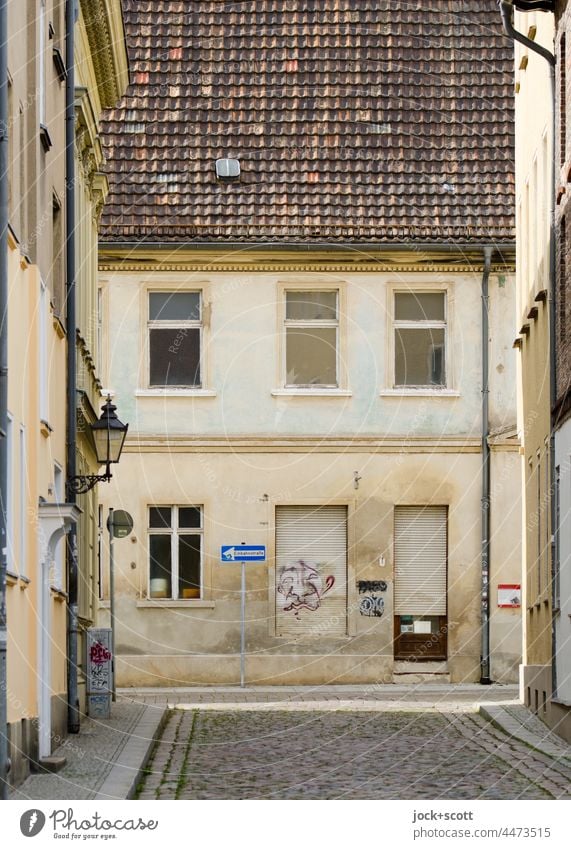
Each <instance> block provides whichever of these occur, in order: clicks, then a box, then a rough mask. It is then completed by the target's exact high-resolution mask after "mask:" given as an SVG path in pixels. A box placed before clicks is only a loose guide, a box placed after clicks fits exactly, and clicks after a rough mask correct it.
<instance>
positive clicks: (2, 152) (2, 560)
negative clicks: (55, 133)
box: [0, 0, 10, 799]
mask: <svg viewBox="0 0 571 849" xmlns="http://www.w3.org/2000/svg"><path fill="white" fill-rule="evenodd" d="M8 118H9V116H8V0H0V799H7V798H8V774H9V772H10V759H9V752H8V680H7V673H8V667H7V652H8V623H7V617H6V567H7V562H6V555H7V546H6V510H7V506H8V505H7V499H8V495H9V493H8V444H7V430H8V132H9V129H8Z"/></svg>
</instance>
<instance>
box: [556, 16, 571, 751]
mask: <svg viewBox="0 0 571 849" xmlns="http://www.w3.org/2000/svg"><path fill="white" fill-rule="evenodd" d="M555 11H556V15H555V20H556V34H555V55H556V60H557V65H556V82H557V86H556V103H557V104H558V108H557V111H556V114H557V132H556V138H557V141H558V144H557V151H556V155H557V157H558V158H557V160H556V171H555V173H556V187H557V194H556V196H557V200H558V203H557V206H556V216H555V231H556V234H557V264H556V278H555V290H556V301H555V307H556V308H555V332H554V336H555V399H554V400H555V405H554V409H553V411H552V415H553V429H554V434H555V470H554V472H555V474H554V498H555V511H554V512H555V522H556V525H555V528H556V531H555V551H554V554H555V563H554V568H553V599H554V608H555V611H556V615H555V617H554V625H555V633H554V638H555V664H554V679H555V680H554V687H553V690H554V692H553V699H552V704H551V723H552V724H553V725H554V726H555V727H556V728H557V730H558V731H559V732H560V733H562V734H563V736H564V737H565V738H566V739H567V740H570V741H571V661H570V654H571V498H570V495H569V492H570V487H571V391H570V390H571V307H570V304H571V265H570V262H571V259H570V257H569V249H570V248H569V245H570V238H571V229H570V223H571V219H570V210H571V208H570V207H569V198H568V196H567V195H568V191H569V188H568V187H569V179H570V177H571V174H570V166H571V144H570V142H569V138H568V127H569V120H570V116H571V90H570V87H569V86H570V84H571V83H570V81H571V75H570V72H569V61H570V59H569V47H568V46H567V45H568V44H570V43H571V42H570V39H571V9H570V8H569V4H568V3H561V2H559V3H556V4H555Z"/></svg>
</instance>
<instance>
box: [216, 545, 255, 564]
mask: <svg viewBox="0 0 571 849" xmlns="http://www.w3.org/2000/svg"><path fill="white" fill-rule="evenodd" d="M265 559H266V546H265V545H223V546H222V547H221V549H220V560H221V561H222V562H223V563H261V562H263V561H264V560H265Z"/></svg>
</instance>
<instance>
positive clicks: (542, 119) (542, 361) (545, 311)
mask: <svg viewBox="0 0 571 849" xmlns="http://www.w3.org/2000/svg"><path fill="white" fill-rule="evenodd" d="M515 5H516V6H517V9H518V10H519V11H517V12H516V14H515V16H514V24H515V28H516V32H517V33H518V34H520V35H521V36H523V38H524V39H527V43H520V44H516V52H515V69H516V84H515V85H516V202H517V257H518V259H517V269H518V271H517V293H518V294H517V312H516V321H517V324H518V328H519V334H518V337H517V338H516V340H515V343H514V344H515V346H516V347H518V348H519V349H520V352H521V357H520V366H519V392H518V396H519V399H520V400H519V418H518V421H519V427H520V434H521V439H522V478H523V522H524V528H525V534H524V538H523V545H524V559H523V566H524V572H525V576H526V577H525V582H524V603H525V607H526V620H525V628H524V648H523V665H522V676H521V688H522V700H523V701H524V702H525V704H527V705H528V706H529V707H530V708H531V709H532V710H534V711H535V713H537V715H538V716H540V717H541V718H542V719H543V720H544V721H545V722H546V723H547V724H548V725H549V726H550V727H551V728H554V729H555V730H556V731H557V732H558V733H559V734H561V735H562V736H564V737H565V738H566V739H568V740H569V739H571V715H570V713H569V708H570V707H571V689H570V681H571V678H570V672H571V667H570V665H569V627H570V624H569V622H570V620H569V600H570V598H571V582H570V579H569V558H570V556H571V546H570V543H569V538H570V537H569V515H570V509H571V503H570V502H569V497H568V489H569V474H570V470H569V466H570V463H569V456H570V455H569V450H570V445H569V442H570V441H569V431H568V420H569V400H568V396H569V373H570V372H569V365H570V362H569V348H568V334H569V314H568V311H567V306H566V304H567V299H568V294H567V292H568V289H569V283H568V271H567V267H568V258H567V252H568V247H567V245H568V230H567V224H566V220H567V212H566V208H567V199H566V185H567V171H568V169H569V163H568V159H569V157H568V151H569V145H568V142H567V134H566V127H567V114H568V109H569V107H568V103H569V95H568V72H567V70H566V66H567V61H568V60H567V52H566V39H567V32H568V26H569V20H568V13H567V9H566V6H567V4H566V3H559V4H558V3H552V4H546V9H544V10H543V11H538V10H537V9H532V5H533V4H530V6H529V10H528V9H527V8H526V7H527V6H528V4H527V3H525V2H518V3H516V4H515ZM547 7H550V8H547ZM512 35H513V33H512ZM537 50H539V51H541V50H544V51H547V53H544V54H543V55H538V53H537Z"/></svg>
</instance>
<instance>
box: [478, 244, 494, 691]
mask: <svg viewBox="0 0 571 849" xmlns="http://www.w3.org/2000/svg"><path fill="white" fill-rule="evenodd" d="M492 252H493V248H492V247H489V246H488V247H485V248H484V271H483V274H482V501H481V505H482V506H481V521H482V656H481V658H480V684H491V683H492V679H491V677H490V444H489V441H488V437H489V435H490V412H489V404H490V400H489V399H490V387H489V371H490V369H489V357H490V351H489V348H490V342H489V337H490V320H489V316H490V298H489V280H490V268H491V266H492Z"/></svg>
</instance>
